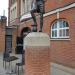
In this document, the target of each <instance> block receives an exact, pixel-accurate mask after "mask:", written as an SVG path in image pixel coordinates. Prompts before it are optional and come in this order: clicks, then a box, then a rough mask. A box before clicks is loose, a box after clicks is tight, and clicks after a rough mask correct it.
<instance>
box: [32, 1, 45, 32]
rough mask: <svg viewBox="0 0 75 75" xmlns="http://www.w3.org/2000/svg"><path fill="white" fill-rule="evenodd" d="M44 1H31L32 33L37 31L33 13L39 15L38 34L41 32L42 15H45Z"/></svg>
mask: <svg viewBox="0 0 75 75" xmlns="http://www.w3.org/2000/svg"><path fill="white" fill-rule="evenodd" d="M44 3H45V1H44V0H32V4H31V16H32V18H33V21H34V26H35V29H34V30H33V31H34V32H36V31H37V21H36V16H35V13H39V14H40V32H42V27H43V14H44V13H45V8H44V6H45V5H44Z"/></svg>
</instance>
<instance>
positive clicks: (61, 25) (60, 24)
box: [59, 20, 63, 28]
mask: <svg viewBox="0 0 75 75" xmlns="http://www.w3.org/2000/svg"><path fill="white" fill-rule="evenodd" d="M62 27H63V24H62V21H61V20H60V21H59V28H62Z"/></svg>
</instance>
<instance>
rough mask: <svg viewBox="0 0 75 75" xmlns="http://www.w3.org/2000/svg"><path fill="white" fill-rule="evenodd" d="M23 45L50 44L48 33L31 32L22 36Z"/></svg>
mask: <svg viewBox="0 0 75 75" xmlns="http://www.w3.org/2000/svg"><path fill="white" fill-rule="evenodd" d="M23 42H24V49H25V46H50V38H49V36H48V34H46V33H42V32H31V33H29V34H28V35H27V36H26V37H25V38H24V41H23Z"/></svg>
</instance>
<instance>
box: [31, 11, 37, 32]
mask: <svg viewBox="0 0 75 75" xmlns="http://www.w3.org/2000/svg"><path fill="white" fill-rule="evenodd" d="M31 16H32V19H33V21H34V25H35V27H36V28H35V30H34V31H37V21H36V16H35V14H34V11H33V10H32V11H31Z"/></svg>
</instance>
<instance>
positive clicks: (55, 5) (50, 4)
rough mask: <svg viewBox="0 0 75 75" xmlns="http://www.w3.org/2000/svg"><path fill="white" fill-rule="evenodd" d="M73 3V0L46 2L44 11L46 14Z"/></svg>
mask: <svg viewBox="0 0 75 75" xmlns="http://www.w3.org/2000/svg"><path fill="white" fill-rule="evenodd" d="M74 2H75V0H47V1H46V3H45V9H46V12H48V11H51V10H54V9H57V8H59V7H64V6H66V5H69V4H71V3H74Z"/></svg>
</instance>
